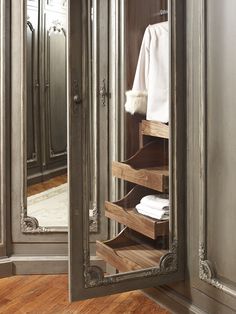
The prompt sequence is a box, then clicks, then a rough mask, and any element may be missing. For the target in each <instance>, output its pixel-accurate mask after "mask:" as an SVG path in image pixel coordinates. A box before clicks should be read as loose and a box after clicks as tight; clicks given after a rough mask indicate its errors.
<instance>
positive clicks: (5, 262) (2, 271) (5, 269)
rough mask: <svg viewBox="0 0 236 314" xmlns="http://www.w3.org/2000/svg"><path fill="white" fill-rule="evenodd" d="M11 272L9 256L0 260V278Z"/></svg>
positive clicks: (8, 275)
mask: <svg viewBox="0 0 236 314" xmlns="http://www.w3.org/2000/svg"><path fill="white" fill-rule="evenodd" d="M12 274H13V264H12V261H11V260H10V259H9V258H3V259H1V260H0V278H5V277H10V276H12Z"/></svg>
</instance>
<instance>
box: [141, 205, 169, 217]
mask: <svg viewBox="0 0 236 314" xmlns="http://www.w3.org/2000/svg"><path fill="white" fill-rule="evenodd" d="M136 209H137V211H138V213H140V214H142V215H145V216H148V217H151V218H154V219H158V220H168V219H169V210H167V209H163V210H157V209H153V208H150V207H146V206H144V205H142V204H138V205H137V206H136Z"/></svg>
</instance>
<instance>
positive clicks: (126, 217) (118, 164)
mask: <svg viewBox="0 0 236 314" xmlns="http://www.w3.org/2000/svg"><path fill="white" fill-rule="evenodd" d="M124 4H125V16H124V23H125V25H124V29H125V36H124V37H125V43H124V47H125V49H124V50H125V51H124V55H125V60H124V62H123V63H122V64H125V69H124V70H123V71H122V73H125V74H124V75H125V76H124V77H122V78H121V81H122V82H125V83H124V84H125V85H124V88H123V89H124V90H125V95H123V96H124V99H125V101H124V103H122V104H120V106H121V107H120V110H121V111H123V112H124V114H123V117H122V118H123V123H124V126H125V130H124V134H125V137H124V138H123V139H122V140H121V143H118V142H117V143H115V144H114V146H116V147H115V148H114V150H116V151H124V156H123V158H122V160H112V164H111V171H110V172H111V178H115V180H116V181H115V182H116V186H117V187H118V192H117V193H116V194H117V195H120V200H117V199H114V197H112V196H110V198H109V196H108V199H107V201H106V202H105V210H104V215H105V217H106V218H107V219H108V226H109V228H108V229H109V230H110V233H109V232H108V235H104V239H103V240H104V241H96V255H97V257H98V258H100V259H101V260H102V261H103V262H104V264H105V267H104V273H106V274H108V275H111V274H115V273H117V272H121V273H122V272H128V271H132V270H140V269H146V268H153V267H159V265H160V262H161V259H162V257H163V256H164V255H165V254H166V253H168V252H169V235H170V231H169V220H170V216H171V215H170V203H169V193H168V191H169V149H168V148H169V140H170V138H169V81H170V78H169V64H170V61H169V26H168V21H167V18H168V11H167V1H152V0H148V1H137V0H135V1H133V0H129V1H125V2H124ZM118 145H121V146H122V147H118ZM111 178H110V179H111ZM113 195H114V193H113ZM101 212H102V213H103V209H101ZM114 234H115V236H114ZM90 240H91V242H92V238H91V239H90Z"/></svg>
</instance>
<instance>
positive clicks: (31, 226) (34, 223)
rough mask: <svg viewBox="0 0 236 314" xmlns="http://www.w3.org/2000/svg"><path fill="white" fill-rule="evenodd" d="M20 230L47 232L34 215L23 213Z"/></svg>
mask: <svg viewBox="0 0 236 314" xmlns="http://www.w3.org/2000/svg"><path fill="white" fill-rule="evenodd" d="M21 232H22V233H32V234H39V233H45V232H49V230H47V228H46V227H40V226H39V222H38V220H37V219H36V218H35V217H30V216H27V215H26V214H25V211H24V213H23V214H22V215H21Z"/></svg>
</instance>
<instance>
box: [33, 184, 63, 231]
mask: <svg viewBox="0 0 236 314" xmlns="http://www.w3.org/2000/svg"><path fill="white" fill-rule="evenodd" d="M67 187H68V185H67V183H65V184H62V185H60V186H58V187H56V188H52V189H49V190H47V191H45V192H42V193H39V194H37V195H33V196H30V197H28V199H27V203H28V204H27V205H28V210H27V213H28V216H30V217H35V218H37V220H38V222H39V225H40V226H41V227H68V214H69V213H68V212H69V210H68V192H67Z"/></svg>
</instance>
